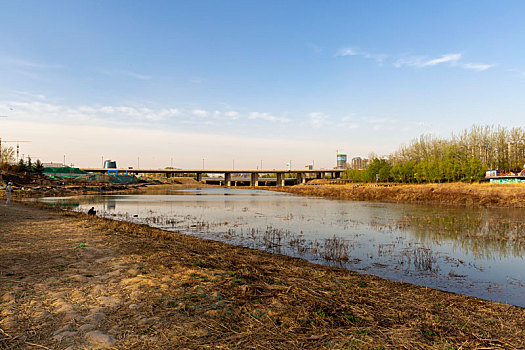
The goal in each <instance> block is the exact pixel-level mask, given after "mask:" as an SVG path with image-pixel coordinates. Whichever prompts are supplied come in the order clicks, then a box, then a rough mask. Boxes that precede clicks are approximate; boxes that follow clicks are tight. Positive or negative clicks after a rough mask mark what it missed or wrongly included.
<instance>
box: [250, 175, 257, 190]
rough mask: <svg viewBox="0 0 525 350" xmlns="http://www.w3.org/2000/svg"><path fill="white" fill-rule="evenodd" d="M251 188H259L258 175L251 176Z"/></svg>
mask: <svg viewBox="0 0 525 350" xmlns="http://www.w3.org/2000/svg"><path fill="white" fill-rule="evenodd" d="M250 186H252V187H257V186H259V174H258V173H252V174H251V179H250Z"/></svg>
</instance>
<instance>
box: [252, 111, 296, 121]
mask: <svg viewBox="0 0 525 350" xmlns="http://www.w3.org/2000/svg"><path fill="white" fill-rule="evenodd" d="M248 119H251V120H256V119H261V120H266V121H270V122H279V123H287V122H289V121H290V120H289V119H288V118H285V117H276V116H274V115H272V114H269V113H261V112H251V113H250V114H249V115H248Z"/></svg>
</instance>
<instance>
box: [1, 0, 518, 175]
mask: <svg viewBox="0 0 525 350" xmlns="http://www.w3.org/2000/svg"><path fill="white" fill-rule="evenodd" d="M0 4H1V6H2V11H1V12H0V47H1V49H0V82H1V83H0V115H7V116H8V118H1V119H0V137H2V139H4V140H5V139H11V140H22V139H29V140H31V141H32V142H31V143H26V144H23V145H21V147H22V151H21V152H22V153H24V154H25V155H27V154H29V155H31V156H32V157H33V158H40V159H42V160H43V161H61V160H62V159H63V156H64V155H65V156H66V161H67V162H68V163H74V164H76V165H80V166H96V165H99V164H100V163H101V158H102V157H104V158H112V159H116V160H117V161H118V164H119V165H121V166H136V165H137V163H138V161H139V160H140V165H141V166H150V167H164V166H169V165H170V163H171V159H172V158H173V163H174V165H175V166H179V167H201V166H202V159H203V158H204V159H205V162H206V167H221V168H229V167H232V166H233V162H234V160H235V164H236V165H235V167H236V168H255V167H256V166H258V165H260V162H261V160H262V161H263V167H265V168H276V169H278V168H285V165H286V163H287V162H289V160H292V167H301V168H302V167H303V166H304V165H306V164H310V163H312V162H313V161H315V165H316V166H320V167H326V168H329V167H332V166H334V165H335V152H336V150H339V151H342V152H345V153H347V154H348V155H349V157H352V156H367V155H368V154H369V153H370V152H374V153H377V154H380V155H381V154H388V153H390V152H391V151H393V150H395V149H396V148H398V147H399V145H401V144H403V143H408V142H409V141H410V140H411V139H413V138H415V137H418V136H419V135H420V134H422V133H432V134H435V135H437V136H449V135H450V134H451V133H452V132H459V131H461V130H462V129H464V128H468V127H470V126H471V125H473V124H491V125H492V124H501V125H505V126H523V123H524V120H525V118H524V111H525V99H523V92H524V88H525V60H523V57H524V53H525V21H523V18H524V15H525V3H524V2H522V1H504V2H498V1H461V2H458V1H433V2H431V1H424V2H423V1H375V2H373V1H367V2H365V1H185V2H176V1H147V2H146V1H45V2H44V1H1V2H0Z"/></svg>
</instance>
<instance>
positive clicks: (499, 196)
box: [270, 180, 525, 208]
mask: <svg viewBox="0 0 525 350" xmlns="http://www.w3.org/2000/svg"><path fill="white" fill-rule="evenodd" d="M270 189H273V190H277V191H283V192H289V193H294V194H298V195H303V196H315V197H326V198H331V199H345V200H360V201H382V202H397V203H425V204H445V205H466V206H471V207H494V208H496V207H500V208H525V184H490V183H483V184H465V183H444V184H422V185H407V184H396V185H391V184H379V185H376V184H353V183H352V184H345V185H337V184H329V183H328V181H322V180H314V181H312V182H309V183H307V184H303V185H298V186H292V187H281V188H278V189H276V188H270Z"/></svg>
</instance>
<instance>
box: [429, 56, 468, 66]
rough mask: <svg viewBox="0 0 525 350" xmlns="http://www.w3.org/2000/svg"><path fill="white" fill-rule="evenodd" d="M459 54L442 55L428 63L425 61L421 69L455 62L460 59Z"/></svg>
mask: <svg viewBox="0 0 525 350" xmlns="http://www.w3.org/2000/svg"><path fill="white" fill-rule="evenodd" d="M461 56H462V55H461V54H460V53H452V54H448V55H443V56H441V57H439V58H434V59H432V60H429V61H426V62H423V67H426V66H435V65H438V64H440V63H447V62H457V61H459V60H460V59H461Z"/></svg>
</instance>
